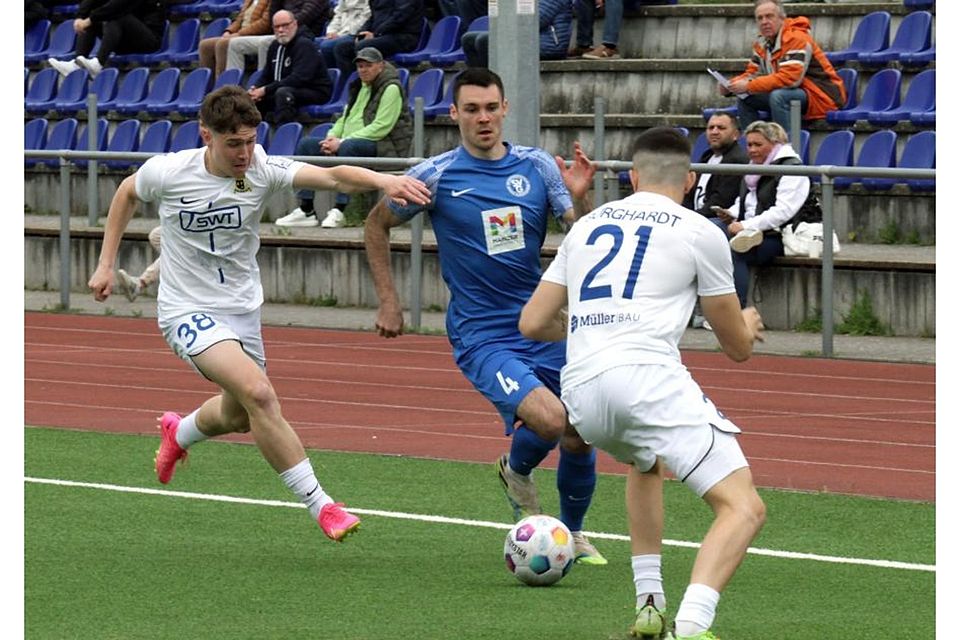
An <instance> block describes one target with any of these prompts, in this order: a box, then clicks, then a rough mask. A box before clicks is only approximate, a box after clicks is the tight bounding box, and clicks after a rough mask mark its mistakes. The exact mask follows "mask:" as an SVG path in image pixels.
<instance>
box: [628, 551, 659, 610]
mask: <svg viewBox="0 0 960 640" xmlns="http://www.w3.org/2000/svg"><path fill="white" fill-rule="evenodd" d="M631 564H632V565H633V584H634V585H636V588H637V608H638V609H639V608H640V607H642V606H644V605H645V604H647V596H650V595H652V596H653V606H655V607H656V608H657V609H659V610H660V611H663V610H664V609H665V608H666V606H667V597H666V596H665V595H664V594H663V576H662V575H661V572H660V554H658V553H657V554H648V555H642V556H633V558H631Z"/></svg>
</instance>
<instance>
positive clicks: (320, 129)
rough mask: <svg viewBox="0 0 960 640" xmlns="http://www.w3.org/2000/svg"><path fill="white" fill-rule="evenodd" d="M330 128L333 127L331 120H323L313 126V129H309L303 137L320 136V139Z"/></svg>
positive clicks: (325, 135)
mask: <svg viewBox="0 0 960 640" xmlns="http://www.w3.org/2000/svg"><path fill="white" fill-rule="evenodd" d="M332 128H333V123H332V122H324V123H321V124H318V125H317V126H315V127H314V128H313V129H311V130H310V133H308V134H307V135H305V136H303V137H304V138H320V139H321V140H323V139H324V138H326V137H327V133H329V132H330V129H332Z"/></svg>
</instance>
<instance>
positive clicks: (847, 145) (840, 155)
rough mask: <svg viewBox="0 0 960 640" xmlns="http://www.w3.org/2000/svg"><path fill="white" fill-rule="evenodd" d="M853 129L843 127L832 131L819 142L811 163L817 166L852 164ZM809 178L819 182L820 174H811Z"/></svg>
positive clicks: (847, 165) (845, 165)
mask: <svg viewBox="0 0 960 640" xmlns="http://www.w3.org/2000/svg"><path fill="white" fill-rule="evenodd" d="M853 139H854V135H853V131H850V130H849V129H844V130H842V131H834V132H832V133H829V134H827V136H826V137H825V138H824V139H823V141H822V142H820V148H818V149H817V155H816V157H815V158H814V160H813V164H814V165H815V166H818V167H822V166H826V165H832V166H834V167H849V166H851V165H852V164H853ZM811 180H813V181H814V182H820V176H813V177H811Z"/></svg>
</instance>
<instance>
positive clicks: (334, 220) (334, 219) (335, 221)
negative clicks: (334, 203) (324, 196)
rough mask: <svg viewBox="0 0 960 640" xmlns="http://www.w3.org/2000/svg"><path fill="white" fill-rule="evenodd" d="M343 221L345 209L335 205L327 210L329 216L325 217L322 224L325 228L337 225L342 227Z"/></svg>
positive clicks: (334, 227)
mask: <svg viewBox="0 0 960 640" xmlns="http://www.w3.org/2000/svg"><path fill="white" fill-rule="evenodd" d="M343 222H344V218H343V211H340V209H337V208H336V207H334V208H333V209H330V211H327V217H326V218H324V219H323V222H321V223H320V226H321V227H323V228H324V229H336V228H337V227H342V226H343Z"/></svg>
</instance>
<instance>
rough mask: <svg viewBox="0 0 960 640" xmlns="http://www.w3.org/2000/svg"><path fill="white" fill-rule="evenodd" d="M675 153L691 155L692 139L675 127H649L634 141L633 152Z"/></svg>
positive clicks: (634, 153)
mask: <svg viewBox="0 0 960 640" xmlns="http://www.w3.org/2000/svg"><path fill="white" fill-rule="evenodd" d="M638 152H649V153H673V154H677V155H681V154H682V155H684V156H686V157H687V158H689V157H690V153H691V147H690V141H689V140H687V137H686V136H684V135H683V134H682V133H680V132H679V131H677V130H676V129H674V128H673V127H652V128H650V129H647V130H646V131H644V132H643V133H641V134H640V135H639V136H637V139H636V140H635V141H634V143H633V153H632V154H631V155H636V154H637V153H638Z"/></svg>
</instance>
